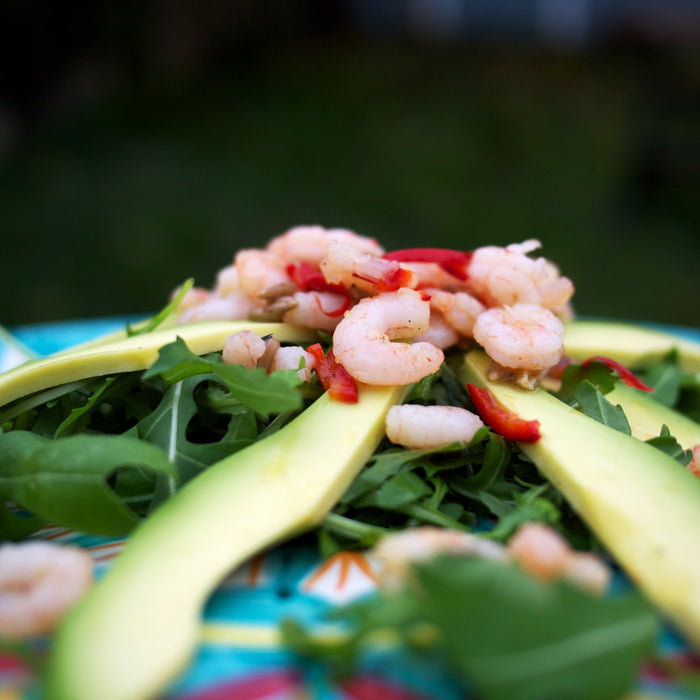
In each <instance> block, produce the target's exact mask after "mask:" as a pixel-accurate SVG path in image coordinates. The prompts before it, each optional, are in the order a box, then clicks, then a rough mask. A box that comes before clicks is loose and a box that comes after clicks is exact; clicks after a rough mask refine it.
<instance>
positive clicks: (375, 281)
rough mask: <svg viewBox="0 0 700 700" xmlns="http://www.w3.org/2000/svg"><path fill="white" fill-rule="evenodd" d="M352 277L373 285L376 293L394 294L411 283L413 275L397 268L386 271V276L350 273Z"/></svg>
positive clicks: (408, 271)
mask: <svg viewBox="0 0 700 700" xmlns="http://www.w3.org/2000/svg"><path fill="white" fill-rule="evenodd" d="M352 275H353V277H357V278H358V279H361V280H365V282H369V283H370V284H372V285H374V287H375V288H376V289H377V291H378V292H395V291H396V290H397V289H401V287H408V286H410V284H411V283H412V282H413V278H414V275H413V273H412V272H411V271H410V270H406V269H405V268H402V267H397V268H396V269H395V270H391V271H389V270H387V272H386V274H384V275H382V276H381V277H375V276H374V275H359V274H358V273H357V272H353V273H352Z"/></svg>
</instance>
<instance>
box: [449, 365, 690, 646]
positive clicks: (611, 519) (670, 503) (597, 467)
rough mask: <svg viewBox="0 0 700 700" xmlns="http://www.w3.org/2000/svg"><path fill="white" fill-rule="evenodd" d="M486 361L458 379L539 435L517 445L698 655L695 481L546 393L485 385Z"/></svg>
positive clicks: (647, 449)
mask: <svg viewBox="0 0 700 700" xmlns="http://www.w3.org/2000/svg"><path fill="white" fill-rule="evenodd" d="M490 362H491V360H490V359H489V358H488V357H487V356H486V355H485V354H484V353H483V352H481V351H474V352H471V353H469V354H468V355H467V356H466V358H465V362H464V365H463V366H462V368H461V370H460V378H461V379H462V380H463V381H466V382H471V383H473V384H477V385H479V386H482V387H486V388H488V389H489V390H490V391H491V392H492V393H493V394H494V396H495V397H496V399H497V400H498V401H499V402H500V403H501V404H502V405H503V406H504V407H505V408H507V409H508V410H510V411H512V412H513V413H515V414H517V415H518V416H520V417H522V418H524V419H526V420H530V419H537V420H538V421H539V423H540V433H541V438H540V439H539V440H538V441H537V442H534V443H529V444H528V443H520V444H519V447H520V448H521V449H522V450H523V452H525V454H527V455H528V456H529V457H530V458H531V459H532V461H533V462H534V463H535V464H536V465H537V467H538V468H539V469H540V470H541V472H542V473H543V474H544V475H545V476H546V477H547V478H548V479H549V480H550V481H551V482H552V483H553V484H554V486H555V487H556V488H557V489H559V491H560V492H561V493H562V494H563V496H564V497H565V498H566V499H567V501H568V502H569V503H570V504H571V506H572V507H573V508H574V509H575V510H576V511H577V512H578V513H579V515H580V516H581V517H582V518H583V520H584V521H585V522H586V523H587V524H588V526H589V527H590V528H591V530H592V531H593V532H594V533H595V534H596V536H597V537H598V538H599V539H600V540H601V542H603V544H604V545H605V546H606V547H607V548H608V550H609V551H610V552H611V553H612V554H613V556H614V557H615V558H616V559H617V561H618V562H619V563H620V565H621V566H622V567H623V568H624V569H625V570H626V572H627V574H628V575H629V576H630V578H631V579H632V580H633V581H634V582H635V583H636V585H637V586H638V587H639V588H640V590H641V591H642V592H643V593H644V594H645V595H647V596H648V598H649V599H650V600H651V601H653V602H654V603H655V604H656V605H657V606H658V608H659V609H660V610H661V611H663V612H664V614H665V615H667V616H668V618H669V619H670V620H671V621H672V622H673V623H674V624H675V625H676V626H677V627H678V628H679V629H680V630H681V631H682V632H683V633H684V634H685V635H686V636H687V638H688V639H689V641H690V642H692V643H693V644H694V645H695V646H696V647H698V648H700V597H699V596H697V595H696V592H697V591H698V589H700V559H698V557H697V551H698V538H699V537H700V479H698V478H697V477H695V476H693V475H692V474H691V473H690V472H689V471H688V470H686V469H684V468H683V467H682V466H681V465H680V464H678V463H677V462H676V461H675V460H673V459H672V458H670V457H668V456H667V455H665V454H663V453H662V452H661V451H659V450H657V449H656V448H654V447H652V446H650V445H647V444H645V443H644V442H641V441H639V440H637V439H635V438H634V437H630V436H628V435H624V434H623V433H620V432H618V431H615V430H612V429H611V428H608V427H606V426H604V425H602V424H601V423H598V422H597V421H594V420H592V419H590V418H588V417H587V416H584V415H583V414H582V413H580V412H578V411H576V410H575V409H573V408H570V407H569V406H567V405H566V404H564V403H562V402H561V401H559V400H557V399H556V398H554V397H553V396H551V395H550V394H548V393H547V392H546V391H544V390H543V389H535V390H533V391H523V390H520V389H517V388H516V387H514V386H512V385H511V384H506V383H496V382H491V381H488V379H487V378H486V377H487V370H488V367H489V365H490Z"/></svg>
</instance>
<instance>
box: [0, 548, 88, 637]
mask: <svg viewBox="0 0 700 700" xmlns="http://www.w3.org/2000/svg"><path fill="white" fill-rule="evenodd" d="M92 581H93V563H92V559H91V558H90V556H89V555H88V554H87V552H84V551H83V550H81V549H79V548H77V547H70V546H65V545H63V546H61V545H56V544H50V543H48V542H27V543H23V544H4V545H2V547H0V637H6V638H9V639H22V638H27V637H33V636H38V635H42V634H46V633H48V632H50V631H51V630H52V629H53V628H54V627H55V626H56V625H57V624H58V621H59V620H60V619H61V617H62V616H63V615H64V613H66V612H67V611H68V609H69V608H70V607H71V606H72V605H73V604H74V603H76V602H77V601H78V600H79V599H80V598H81V597H82V596H83V595H84V594H85V593H86V592H87V590H88V588H89V587H90V586H91V585H92Z"/></svg>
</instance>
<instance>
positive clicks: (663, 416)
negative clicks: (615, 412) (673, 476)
mask: <svg viewBox="0 0 700 700" xmlns="http://www.w3.org/2000/svg"><path fill="white" fill-rule="evenodd" d="M605 398H606V399H607V400H608V401H610V402H611V403H612V404H619V405H620V406H622V409H623V410H624V412H625V415H626V416H627V420H628V421H629V424H630V428H631V429H632V435H634V437H636V438H638V439H639V440H649V439H650V438H654V437H657V436H658V435H659V434H660V433H661V428H662V427H663V426H664V425H666V426H668V429H669V430H670V432H671V435H673V436H674V437H675V438H676V440H678V442H679V444H680V445H681V447H683V449H686V450H689V449H691V448H692V447H694V446H695V445H698V444H700V423H696V422H695V421H694V420H692V419H691V418H688V417H687V416H684V415H683V414H682V413H679V412H678V411H674V410H673V409H672V408H669V407H668V406H664V405H663V404H660V403H659V402H658V401H655V400H654V399H653V398H652V396H651V395H650V394H649V393H647V392H646V391H640V390H639V389H634V388H632V387H629V386H625V385H624V384H623V383H622V382H617V384H616V385H615V388H614V389H613V390H612V391H609V392H608V393H607V394H605Z"/></svg>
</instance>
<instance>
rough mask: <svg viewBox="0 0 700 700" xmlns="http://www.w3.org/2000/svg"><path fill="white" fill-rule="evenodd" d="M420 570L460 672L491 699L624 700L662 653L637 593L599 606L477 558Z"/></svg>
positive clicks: (567, 588) (566, 588)
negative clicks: (642, 667)
mask: <svg viewBox="0 0 700 700" xmlns="http://www.w3.org/2000/svg"><path fill="white" fill-rule="evenodd" d="M416 570H417V576H418V580H419V583H420V585H421V586H422V587H423V589H424V590H425V591H426V595H425V601H424V604H425V606H426V608H427V609H428V610H429V612H428V616H429V618H430V619H431V620H432V621H434V622H435V624H436V625H437V626H438V627H439V629H440V631H441V633H442V635H443V636H444V639H445V644H446V648H447V651H448V653H449V656H450V658H451V660H452V663H453V664H454V667H455V668H456V670H457V671H458V672H459V673H460V674H461V676H462V677H463V678H464V680H465V681H467V682H469V683H470V684H473V686H474V687H475V688H476V689H477V692H478V694H479V696H480V697H483V698H485V699H486V700H506V699H508V700H510V698H513V697H517V698H519V700H543V699H545V698H552V700H554V699H555V698H563V697H566V698H570V699H575V698H580V699H581V700H594V699H596V698H601V699H602V698H610V699H612V698H619V697H621V696H622V695H623V694H624V692H625V691H626V690H627V689H628V688H629V686H630V684H631V682H632V681H633V679H634V677H635V673H636V671H637V668H638V666H639V663H640V661H641V659H643V658H644V657H645V656H646V655H647V654H649V653H650V651H651V649H652V646H653V641H654V636H655V632H656V629H657V625H656V621H655V618H654V616H653V614H652V613H651V611H650V610H649V608H648V606H647V604H646V603H645V602H644V601H643V600H642V598H641V596H638V595H636V594H629V595H626V596H624V597H616V598H609V599H600V598H597V597H593V596H591V595H589V594H587V593H584V592H582V591H580V590H577V589H576V588H574V587H573V586H571V585H568V584H566V583H563V582H559V583H554V584H545V583H542V582H539V581H536V580H534V579H532V578H531V577H529V576H527V575H526V574H524V573H523V572H522V571H520V570H519V569H518V568H517V567H512V566H503V565H502V564H499V563H496V562H492V561H488V560H483V559H477V558H463V559H457V558H446V557H440V558H438V559H435V560H433V561H432V562H430V563H428V564H422V565H419V566H417V567H416Z"/></svg>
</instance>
